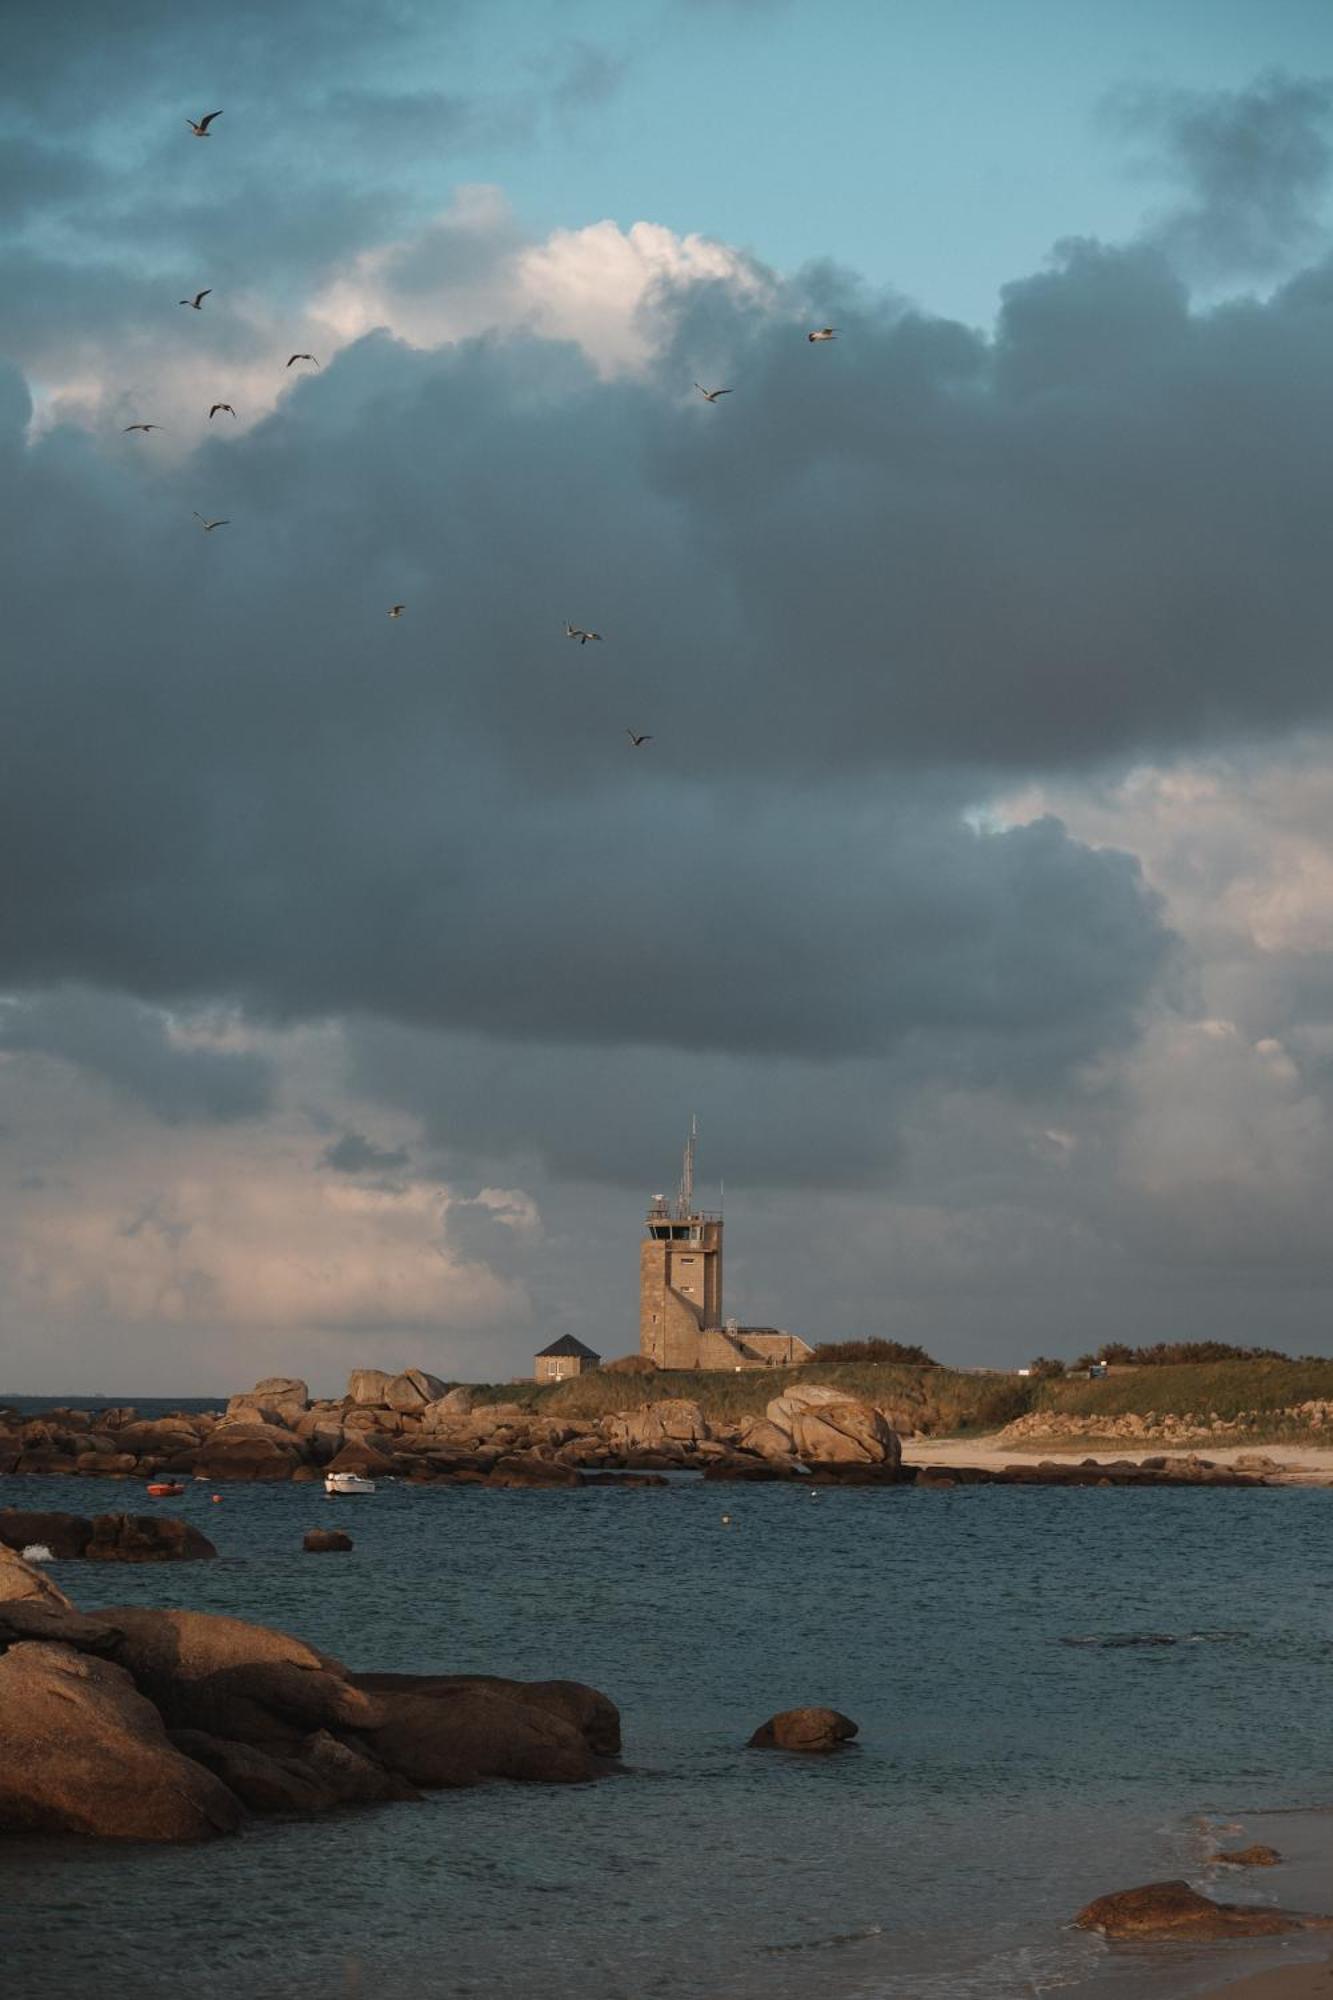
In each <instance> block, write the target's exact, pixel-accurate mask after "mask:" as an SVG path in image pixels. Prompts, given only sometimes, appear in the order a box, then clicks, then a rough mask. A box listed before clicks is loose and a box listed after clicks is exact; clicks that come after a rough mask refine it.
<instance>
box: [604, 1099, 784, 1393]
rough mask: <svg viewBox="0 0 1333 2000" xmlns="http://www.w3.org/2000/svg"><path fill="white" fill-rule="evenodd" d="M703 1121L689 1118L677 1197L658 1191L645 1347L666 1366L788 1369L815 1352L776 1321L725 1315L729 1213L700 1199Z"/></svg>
mask: <svg viewBox="0 0 1333 2000" xmlns="http://www.w3.org/2000/svg"><path fill="white" fill-rule="evenodd" d="M697 1138H698V1125H697V1121H696V1120H695V1119H693V1118H691V1120H690V1136H689V1138H688V1139H687V1140H686V1142H685V1157H684V1160H683V1162H682V1165H681V1175H680V1186H679V1187H678V1188H677V1190H676V1198H675V1201H674V1202H671V1201H668V1199H667V1197H666V1196H665V1195H664V1194H658V1195H654V1196H653V1199H652V1202H651V1203H650V1204H649V1208H648V1218H647V1222H646V1223H645V1226H644V1238H643V1242H642V1243H641V1244H640V1246H639V1352H640V1354H642V1355H644V1356H645V1358H646V1359H647V1360H649V1361H652V1362H655V1363H656V1365H657V1366H658V1367H659V1368H688V1369H694V1368H726V1369H736V1368H781V1367H792V1366H793V1365H799V1363H801V1362H803V1361H809V1360H811V1359H812V1358H813V1356H814V1349H813V1348H812V1347H811V1346H810V1345H809V1343H808V1342H807V1341H804V1340H802V1339H801V1337H800V1335H799V1334H795V1333H785V1332H784V1331H783V1330H782V1328H781V1327H776V1326H738V1325H737V1324H736V1322H735V1320H725V1321H724V1320H723V1317H722V1215H721V1211H720V1210H718V1209H709V1208H698V1207H696V1205H695V1199H694V1151H695V1143H696V1140H697Z"/></svg>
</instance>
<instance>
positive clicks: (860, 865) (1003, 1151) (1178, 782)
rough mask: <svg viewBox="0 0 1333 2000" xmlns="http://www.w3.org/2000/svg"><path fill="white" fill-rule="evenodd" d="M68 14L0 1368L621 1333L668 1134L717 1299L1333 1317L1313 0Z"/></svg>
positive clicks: (0, 370) (23, 1382) (996, 1341)
mask: <svg viewBox="0 0 1333 2000" xmlns="http://www.w3.org/2000/svg"><path fill="white" fill-rule="evenodd" d="M113 11H114V21H112V20H111V17H110V16H109V15H108V11H107V9H106V8H105V7H104V6H102V5H100V4H99V5H94V4H93V0H65V4H62V5H61V6H60V7H59V8H50V7H47V6H40V5H38V4H37V0H15V4H14V5H13V6H12V7H11V9H10V11H9V14H8V15H7V26H8V27H9V34H8V36H7V46H6V59H5V63H4V66H3V69H2V70H0V492H2V494H3V520H4V523H5V533H4V535H3V538H0V603H3V606H4V645H3V649H2V651H0V868H3V871H4V878H3V889H2V893H0V1392H3V1391H4V1390H11V1391H29V1392H39V1391H47V1392H51V1393H65V1392H79V1391H84V1392H88V1393H97V1392H108V1393H113V1394H120V1393H124V1394H129V1393H136V1392H137V1393H139V1394H152V1393H161V1394H176V1393H179V1394H187V1393H212V1392H214V1391H227V1390H231V1389H235V1388H238V1387H240V1386H243V1385H244V1384H246V1383H248V1382H249V1381H251V1380H253V1379H254V1378H255V1377H256V1376H258V1375H263V1374H267V1373H272V1372H279V1371H281V1372H284V1373H285V1372H294V1373H301V1374H306V1375H308V1376H309V1377H310V1379H311V1380H312V1381H313V1382H314V1383H315V1384H316V1385H317V1386H318V1387H320V1388H322V1389H332V1388H334V1387H336V1386H337V1385H338V1384H339V1382H340V1380H341V1377H342V1375H343V1373H344V1372H345V1370H346V1369H347V1367H349V1366H350V1365H352V1364H353V1363H361V1362H364V1363H380V1364H389V1365H397V1364H400V1363H407V1362H411V1361H420V1362H422V1363H424V1364H425V1365H427V1366H430V1367H432V1368H434V1369H436V1370H437V1371H438V1372H440V1373H442V1374H445V1375H461V1376H464V1377H469V1376H470V1377H473V1378H476V1377H487V1378H491V1379H497V1378H503V1377H505V1376H508V1375H510V1374H514V1373H517V1372H521V1371H524V1370H526V1369H527V1368H528V1367H529V1366H530V1356H531V1354H532V1352H533V1350H534V1348H535V1347H537V1346H540V1345H542V1344H544V1343H545V1342H546V1341H547V1340H549V1339H551V1338H553V1337H554V1336H556V1335H558V1334H560V1333H565V1332H572V1333H575V1334H578V1335H579V1336H580V1337H582V1338H584V1339H586V1340H588V1341H589V1342H591V1344H592V1345H593V1346H595V1347H597V1348H599V1349H600V1350H601V1351H602V1352H603V1353H605V1354H608V1355H611V1354H618V1353H623V1352H625V1351H626V1350H628V1349H630V1348H632V1347H633V1346H634V1344H635V1341H636V1295H635V1287H636V1275H637V1241H638V1237H639V1233H640V1228H641V1221H642V1211H643V1206H644V1202H645V1199H646V1197H647V1196H648V1195H650V1194H652V1193H654V1192H656V1191H657V1190H658V1189H659V1188H662V1187H668V1188H669V1187H670V1186H671V1185H672V1184H673V1183H674V1178H675V1175H676V1172H677V1161H678V1151H679V1146H680V1142H681V1140H682V1138H683V1135H684V1131H685V1128H686V1126H687V1123H688V1119H689V1116H690V1114H691V1113H692V1112H694V1113H697V1114H698V1117H699V1120H700V1174H701V1178H702V1181H703V1192H704V1196H705V1199H708V1200H710V1201H711V1200H713V1199H715V1198H716V1196H715V1192H714V1191H715V1189H716V1187H717V1184H718V1183H719V1182H725V1189H726V1213H727V1219H728V1239H729V1240H728V1269H727V1307H728V1310H729V1311H733V1312H735V1313H737V1314H738V1315H739V1316H740V1317H741V1318H742V1319H749V1320H752V1321H756V1322H763V1323H778V1324H782V1325H785V1326H790V1327H792V1328H793V1329H795V1330H797V1331H800V1332H803V1333H805V1334H807V1335H808V1336H810V1337H812V1338H836V1337H839V1336H847V1335H852V1334H863V1333H882V1334H888V1335H892V1336H895V1337H898V1338H901V1339H907V1340H913V1341H921V1342H923V1343H924V1344H925V1345H926V1346H928V1347H929V1348H930V1349H931V1350H932V1351H933V1352H935V1353H936V1354H938V1355H939V1356H940V1357H941V1358H942V1359H947V1360H953V1361H958V1362H963V1363H969V1364H984V1363H994V1364H996V1365H1013V1364H1016V1363H1020V1362H1024V1361H1026V1360H1028V1359H1029V1358H1030V1357H1031V1356H1032V1355H1033V1354H1034V1353H1036V1352H1038V1351H1046V1352H1056V1353H1064V1354H1067V1355H1072V1354H1073V1353H1076V1352H1078V1351H1079V1350H1081V1349H1082V1348H1084V1347H1086V1346H1089V1345H1094V1344H1096V1343H1097V1342H1099V1341H1101V1340H1104V1339H1107V1338H1111V1337H1127V1338H1132V1339H1136V1340H1152V1339H1159V1338H1168V1337H1171V1338H1177V1337H1178V1338H1199V1337H1204V1336H1209V1335H1216V1336H1221V1337H1225V1338H1230V1339H1236V1340H1246V1341H1250V1340H1254V1341H1263V1342H1265V1343H1273V1344H1276V1345H1280V1346H1287V1347H1291V1348H1293V1349H1295V1350H1297V1351H1313V1352H1333V1311H1331V1308H1333V1228H1330V1220H1331V1219H1333V1218H1331V1217H1330V1194H1329V1189H1330V1185H1331V1184H1333V854H1331V853H1330V845H1329V834H1330V827H1331V825H1333V592H1330V589H1329V579H1330V575H1331V574H1333V236H1331V235H1330V222H1331V220H1333V24H1331V23H1330V20H1329V16H1328V10H1327V6H1326V0H1151V4H1149V0H1124V4H1120V5H1117V6H1108V5H1103V4H1101V0H1013V4H1012V5H1009V6H1006V7H1003V8H997V7H994V6H992V5H990V4H989V0H894V4H892V5H884V4H882V0H874V4H872V0H840V3H839V4H835V5H834V6H832V7H831V8H830V7H829V6H828V5H827V4H821V5H819V6H816V5H815V4H813V0H616V4H615V5H611V4H609V0H486V4H485V5H483V4H481V0H443V4H441V0H431V4H429V5H427V4H425V0H386V4H384V5H381V6H379V7H377V8H375V9H373V10H372V9H367V8H365V7H363V6H360V5H353V4H351V0H332V4H329V0H321V4H320V5H318V6H315V5H314V4H308V0H293V4H290V5H287V6H284V7H282V8H279V9H275V8H273V7H271V5H270V4H269V0H234V4H233V5H232V6H230V7H229V8H228V9H226V10H223V11H218V10H215V9H212V8H209V7H205V6H204V5H202V4H200V0H122V4H121V5H119V6H117V8H116V9H115V10H113ZM219 106H220V107H221V108H222V113H223V115H222V116H221V118H219V119H218V120H217V122H216V123H215V124H214V126H213V128H212V131H211V134H210V136H209V138H208V140H207V141H206V142H202V143H201V142H199V141H197V140H195V139H194V138H192V137H191V135H190V133H189V130H188V128H187V126H186V116H187V114H188V115H189V116H190V117H194V118H198V117H200V116H201V115H202V114H203V113H204V112H206V111H212V110H215V109H216V108H218V107H219ZM203 287H208V288H209V296H208V297H207V298H206V299H205V300H204V303H203V309H202V311H200V312H193V311H191V310H189V308H188V307H186V308H182V307H181V306H180V305H178V304H177V301H178V300H179V299H182V298H189V297H192V296H193V295H194V294H195V293H196V292H198V291H199V290H200V289H201V288H203ZM826 324H832V325H834V326H836V327H837V328H838V329H839V338H838V339H837V340H836V341H834V342H829V343H826V344H824V345H819V346H811V345H809V343H807V341H806V340H805V337H804V336H805V333H806V331H807V330H808V329H810V328H812V327H819V326H823V325H826ZM296 352H303V353H310V354H312V355H314V356H315V357H317V360H318V362H319V364H320V365H319V367H318V369H316V368H315V367H314V366H313V365H311V364H309V363H306V362H297V363H296V364H295V365H294V366H292V367H290V368H288V367H287V366H285V363H286V361H287V357H288V355H289V354H292V353H296ZM696 382H699V383H703V384H705V385H706V386H714V385H719V386H720V385H728V386H730V387H732V388H733V391H734V393H733V394H731V395H729V396H727V397H726V398H724V399H722V400H720V401H719V402H717V403H715V404H711V405H710V404H708V403H706V402H704V400H703V399H702V398H701V397H700V396H699V395H698V394H697V392H696V389H695V387H694V386H693V385H694V384H695V383H696ZM215 402H226V403H229V404H231V405H233V406H234V409H235V412H236V414H235V416H234V417H232V416H229V415H227V414H226V413H225V412H222V413H219V414H218V415H217V416H216V417H214V418H213V419H211V420H210V419H209V417H208V414H207V412H208V410H209V407H210V406H211V405H212V404H213V403H215ZM141 421H143V422H153V423H156V424H160V425H162V426H163V428H162V429H161V430H159V431H154V432H151V433H149V434H147V435H144V434H137V433H127V432H126V431H125V429H124V426H125V425H127V424H131V423H135V422H141ZM196 511H197V512H198V513H199V514H201V515H203V516H204V517H205V518H207V519H214V518H219V519H222V520H225V522H226V524H227V525H225V526H222V527H218V528H216V529H215V530H213V531H212V532H210V533H204V532H202V531H201V528H200V525H199V523H198V521H197V520H196V519H195V518H194V515H195V513H196ZM399 601H401V602H404V603H405V604H406V606H407V609H406V611H405V612H404V614H403V616H402V617H401V619H399V620H397V621H390V620H389V619H388V618H387V616H386V612H387V609H388V607H389V606H390V605H391V604H393V603H395V602H399ZM566 620H572V621H573V622H574V623H575V624H584V625H589V626H594V627H595V628H596V629H597V630H599V631H600V632H602V633H604V634H605V639H604V641H603V643H601V644H599V645H589V646H578V645H571V644H570V643H569V641H568V640H567V639H566V638H565V636H564V624H565V621H566ZM630 729H633V730H635V731H640V732H648V733H649V734H650V735H651V741H650V742H649V743H646V744H645V745H644V746H643V747H642V748H640V749H637V750H636V749H634V748H633V747H632V746H631V745H630V743H629V740H628V736H627V731H628V730H630Z"/></svg>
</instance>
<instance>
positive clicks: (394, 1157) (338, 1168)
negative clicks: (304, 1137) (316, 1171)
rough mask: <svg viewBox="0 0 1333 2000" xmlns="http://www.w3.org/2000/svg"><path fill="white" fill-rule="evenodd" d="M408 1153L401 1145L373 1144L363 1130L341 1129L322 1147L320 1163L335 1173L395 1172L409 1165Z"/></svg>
mask: <svg viewBox="0 0 1333 2000" xmlns="http://www.w3.org/2000/svg"><path fill="white" fill-rule="evenodd" d="M410 1163H411V1162H410V1155H409V1154H408V1153H407V1152H406V1151H405V1150H404V1149H403V1147H401V1146H377V1145H376V1144H375V1142H374V1140H373V1139H367V1137H366V1135H365V1133H364V1132H355V1131H352V1132H344V1133H343V1135H342V1137H341V1138H340V1139H335V1140H334V1141H333V1142H332V1143H331V1144H330V1145H328V1146H326V1147H325V1148H324V1151H323V1153H322V1154H321V1155H320V1165H321V1166H324V1167H331V1168H332V1169H333V1171H334V1172H335V1173H338V1174H386V1173H399V1172H401V1171H402V1169H403V1168H404V1167H406V1166H408V1165H410Z"/></svg>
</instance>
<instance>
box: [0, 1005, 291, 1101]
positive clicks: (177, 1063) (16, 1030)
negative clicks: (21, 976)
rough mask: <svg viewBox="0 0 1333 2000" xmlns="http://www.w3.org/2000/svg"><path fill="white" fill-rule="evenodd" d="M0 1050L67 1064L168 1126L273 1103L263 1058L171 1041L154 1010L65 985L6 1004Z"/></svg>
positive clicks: (1, 1020)
mask: <svg viewBox="0 0 1333 2000" xmlns="http://www.w3.org/2000/svg"><path fill="white" fill-rule="evenodd" d="M0 1052H4V1053H9V1054H13V1055H17V1054H35V1055H42V1056H50V1057H53V1058H55V1059H56V1060H58V1061H60V1062H66V1063H70V1064H72V1065H73V1066H74V1067H75V1068H77V1069H80V1070H83V1071H85V1072H86V1073H87V1074H88V1075H90V1076H93V1077H97V1078H98V1079H100V1080H101V1081H102V1082H104V1083H108V1084H110V1085H112V1086H113V1088H115V1089H116V1090H118V1091H120V1092H122V1093H123V1094H124V1095H125V1096H127V1097H130V1098H133V1099H134V1100H135V1101H136V1102H137V1103H140V1104H143V1105H146V1106H147V1108H148V1109H149V1110H150V1111H152V1112H153V1113H154V1115H155V1116H156V1117H158V1118H160V1119H162V1120H163V1122H164V1123H166V1124H169V1125H176V1124H180V1123H182V1122H184V1121H186V1120H194V1119H203V1120H207V1121H211V1122H214V1123H218V1124H226V1123H230V1122H231V1121H233V1120H235V1119H239V1118H256V1117H258V1116H260V1115H261V1114H262V1113H263V1112H265V1111H267V1110H268V1109H269V1108H270V1105H271V1103H272V1096H273V1078H272V1071H271V1067H270V1065H269V1064H268V1063H267V1062H265V1060H264V1059H263V1057H261V1056H258V1055H255V1054H253V1053H251V1052H249V1051H247V1050H237V1049H220V1048H210V1047H207V1046H201V1045H199V1044H194V1045H190V1044H188V1043H182V1042H180V1041H175V1040H173V1039H172V1038H171V1036H170V1034H169V1032H168V1028H167V1024H166V1023H165V1022H164V1020H163V1018H162V1016H161V1015H160V1014H159V1013H158V1012H157V1011H156V1010H155V1009H153V1008H150V1007H144V1006H140V1005H139V1004H137V1003H136V1002H134V1001H132V1000H126V999H123V998H120V997H118V996H113V995H108V994H105V993H92V992H88V991H85V990H79V989H76V988H64V989H62V990H59V991H56V992H51V993H44V994H42V995H40V996H37V997H33V998H29V999H23V1000H15V1001H9V1002H6V1003H5V1004H4V1006H3V1007H0Z"/></svg>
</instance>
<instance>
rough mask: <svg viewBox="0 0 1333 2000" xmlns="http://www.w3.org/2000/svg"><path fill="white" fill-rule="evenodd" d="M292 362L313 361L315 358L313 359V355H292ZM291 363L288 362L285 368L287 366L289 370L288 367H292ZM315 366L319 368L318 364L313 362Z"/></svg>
mask: <svg viewBox="0 0 1333 2000" xmlns="http://www.w3.org/2000/svg"><path fill="white" fill-rule="evenodd" d="M292 361H315V357H314V355H313V354H294V355H293V356H292ZM292 361H289V362H288V363H287V366H288V367H289V368H290V367H291V365H292ZM315 366H316V368H318V366H319V363H318V361H315Z"/></svg>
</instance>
